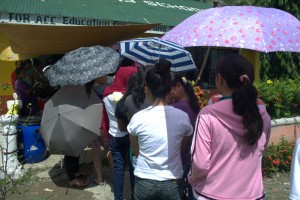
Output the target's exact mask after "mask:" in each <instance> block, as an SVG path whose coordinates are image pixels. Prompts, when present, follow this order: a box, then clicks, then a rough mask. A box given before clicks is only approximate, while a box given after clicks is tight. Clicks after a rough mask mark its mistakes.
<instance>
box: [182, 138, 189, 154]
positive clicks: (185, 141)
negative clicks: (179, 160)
mask: <svg viewBox="0 0 300 200" xmlns="http://www.w3.org/2000/svg"><path fill="white" fill-rule="evenodd" d="M190 141H191V136H185V137H183V139H182V142H181V148H180V151H181V152H184V151H185V150H186V148H187V146H188V145H189V142H190Z"/></svg>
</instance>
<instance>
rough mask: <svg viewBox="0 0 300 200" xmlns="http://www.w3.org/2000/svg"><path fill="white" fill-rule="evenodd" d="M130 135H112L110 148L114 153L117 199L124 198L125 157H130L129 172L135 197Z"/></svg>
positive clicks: (115, 192)
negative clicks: (130, 155)
mask: <svg viewBox="0 0 300 200" xmlns="http://www.w3.org/2000/svg"><path fill="white" fill-rule="evenodd" d="M129 145H130V141H129V135H128V134H127V135H126V136H124V137H113V136H112V135H111V136H110V139H109V148H110V151H111V154H112V159H113V163H114V174H113V187H114V196H115V200H123V187H124V172H125V161H126V160H125V159H126V158H128V162H129V174H130V183H131V190H132V199H133V187H134V175H133V168H132V164H131V162H130V160H129Z"/></svg>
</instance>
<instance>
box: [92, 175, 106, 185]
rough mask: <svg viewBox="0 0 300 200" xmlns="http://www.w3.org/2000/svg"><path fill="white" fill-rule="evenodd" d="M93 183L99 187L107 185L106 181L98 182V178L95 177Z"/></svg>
mask: <svg viewBox="0 0 300 200" xmlns="http://www.w3.org/2000/svg"><path fill="white" fill-rule="evenodd" d="M91 182H92V183H94V184H96V185H99V186H104V185H106V180H104V181H103V182H100V183H99V182H98V180H97V177H93V178H92V179H91Z"/></svg>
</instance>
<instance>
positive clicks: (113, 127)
mask: <svg viewBox="0 0 300 200" xmlns="http://www.w3.org/2000/svg"><path fill="white" fill-rule="evenodd" d="M122 96H123V94H122V93H121V92H114V93H112V94H110V95H108V96H106V97H104V98H103V103H104V105H105V109H106V112H107V116H108V119H109V130H108V132H109V134H111V135H112V136H114V137H124V136H125V135H127V134H128V132H127V131H125V132H122V131H120V130H119V127H118V122H117V118H116V117H115V110H116V106H117V103H118V101H119V100H120V99H121V97H122Z"/></svg>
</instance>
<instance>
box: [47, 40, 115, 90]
mask: <svg viewBox="0 0 300 200" xmlns="http://www.w3.org/2000/svg"><path fill="white" fill-rule="evenodd" d="M119 59H120V55H119V53H117V52H116V51H114V50H113V49H111V48H109V47H102V46H92V47H81V48H79V49H76V50H74V51H70V52H68V53H66V54H65V55H64V57H62V58H61V59H60V60H59V61H57V62H56V63H55V64H54V65H51V66H48V67H47V68H45V69H44V74H45V76H46V77H47V79H48V80H49V82H50V85H52V86H57V85H84V84H85V83H87V82H89V81H92V80H94V79H96V78H98V77H101V76H104V75H106V74H109V73H113V72H115V71H116V70H117V67H118V66H119Z"/></svg>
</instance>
